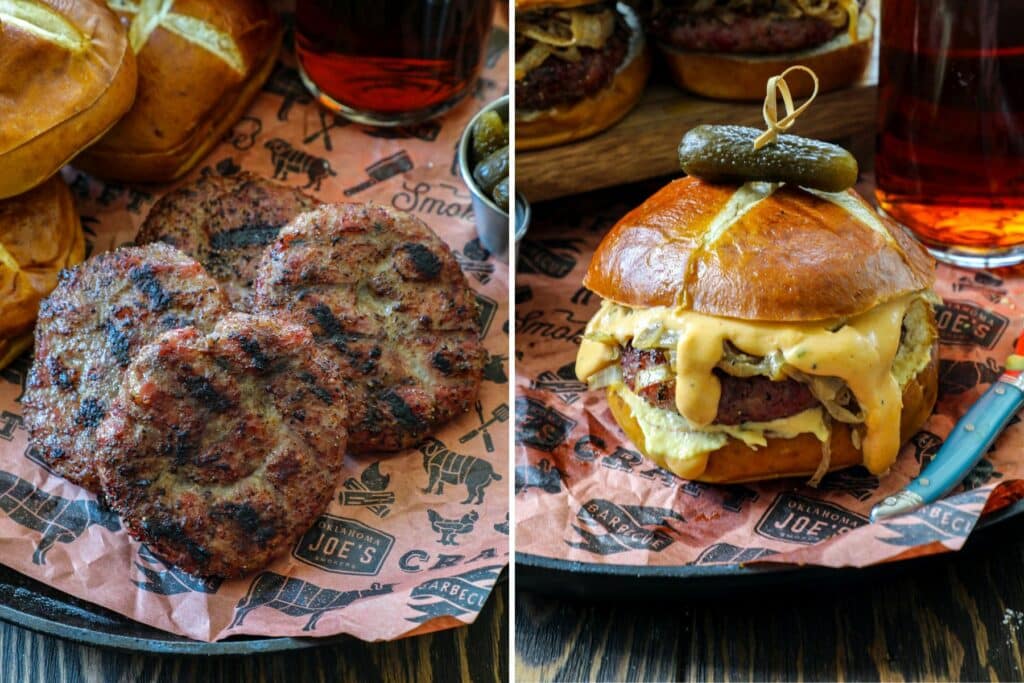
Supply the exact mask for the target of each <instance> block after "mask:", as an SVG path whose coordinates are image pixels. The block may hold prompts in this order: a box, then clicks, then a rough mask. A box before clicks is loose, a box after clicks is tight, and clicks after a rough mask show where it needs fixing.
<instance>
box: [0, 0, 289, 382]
mask: <svg viewBox="0 0 1024 683" xmlns="http://www.w3.org/2000/svg"><path fill="white" fill-rule="evenodd" d="M282 31H283V30H282V26H281V22H280V20H279V19H278V17H277V16H276V15H275V14H274V13H273V12H271V11H270V10H269V9H268V8H267V7H266V5H265V4H264V3H263V2H262V0H222V1H221V0H107V1H106V2H105V1H104V0H75V1H74V2H68V1H66V0H6V1H0V367H2V366H3V365H5V364H7V363H9V362H10V361H11V360H13V358H14V357H15V356H16V355H17V353H19V352H20V351H21V350H23V349H24V348H27V347H28V346H29V345H30V343H31V331H32V326H33V322H34V319H35V316H36V313H37V311H38V307H39V301H40V300H41V299H42V298H43V297H45V296H46V295H47V294H48V293H49V292H50V290H52V289H53V287H55V286H56V282H57V276H58V274H59V272H60V271H61V269H63V268H66V267H68V266H72V265H74V264H76V263H78V262H80V261H81V260H82V259H83V258H84V251H85V246H84V238H83V235H82V228H81V225H80V223H79V219H78V215H77V211H76V210H75V206H74V201H73V198H72V196H71V192H70V191H69V189H68V187H67V186H66V185H65V184H64V181H63V180H62V179H61V177H60V176H59V175H58V174H57V172H58V171H59V170H60V169H61V168H62V167H63V166H64V165H65V164H67V163H69V162H70V163H73V164H74V165H75V166H78V167H80V168H82V169H83V170H87V171H88V172H90V173H92V174H93V175H95V176H97V177H100V178H107V179H116V180H122V181H129V182H133V181H134V182H148V181H168V180H173V179H174V178H177V177H179V176H181V175H183V174H184V173H186V172H187V171H189V170H190V169H192V168H193V167H195V166H196V165H197V164H198V163H199V161H200V160H201V159H202V158H203V156H204V155H206V154H207V153H208V152H209V151H210V150H211V149H212V147H213V146H214V145H215V144H216V143H217V142H218V140H220V138H221V137H222V136H223V134H224V133H225V131H226V130H227V129H228V128H229V127H230V126H232V125H233V124H234V123H235V122H236V121H237V120H238V119H239V118H240V117H241V116H242V113H243V112H244V110H245V108H246V107H247V106H248V105H249V103H250V102H251V101H252V99H253V97H255V95H256V93H257V92H258V91H259V89H260V87H261V86H262V84H263V82H264V81H265V80H266V78H267V76H268V75H269V73H270V70H271V68H272V67H273V64H274V61H275V60H276V57H277V51H278V48H279V47H280V44H281V35H282Z"/></svg>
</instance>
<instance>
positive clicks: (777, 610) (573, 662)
mask: <svg viewBox="0 0 1024 683" xmlns="http://www.w3.org/2000/svg"><path fill="white" fill-rule="evenodd" d="M893 572H895V573H892V574H888V575H884V577H883V578H882V579H875V580H874V581H872V582H871V583H866V582H864V583H859V584H856V585H842V586H832V587H823V586H820V585H814V584H808V585H805V586H801V587H799V588H797V589H795V590H791V591H787V592H772V593H768V594H766V592H765V591H760V592H759V591H756V590H750V589H747V590H745V591H744V592H743V593H742V594H737V595H736V596H735V597H734V598H732V599H730V600H727V601H723V600H719V601H715V602H704V603H700V602H675V601H672V600H670V599H666V600H664V601H659V602H657V603H651V602H646V603H639V604H631V603H630V602H629V601H628V600H627V599H625V598H624V597H623V596H621V595H620V596H616V595H609V596H607V597H608V599H609V600H617V602H609V603H604V604H600V603H598V604H581V603H576V602H572V601H569V600H564V599H558V598H552V597H550V596H544V595H539V594H535V593H526V592H523V591H520V592H519V595H518V597H517V601H516V627H515V632H516V678H517V680H521V681H577V680H609V681H610V680H622V681H645V680H687V681H704V680H758V681H759V680H783V681H785V680H819V681H820V680H825V681H834V680H840V681H842V680H856V681H860V680H884V681H903V680H906V681H914V680H917V681H920V680H961V681H980V680H993V681H994V680H1021V679H1022V678H1024V658H1022V655H1021V653H1022V650H1024V643H1022V640H1024V520H1019V521H1010V522H1006V523H1004V526H1003V527H1001V528H997V529H994V530H992V531H991V532H989V533H988V535H987V536H986V537H985V538H984V539H983V540H981V541H980V542H973V543H971V544H969V545H968V546H967V547H966V548H965V549H964V550H962V551H961V552H959V553H956V554H952V555H948V556H943V557H940V558H935V559H929V560H927V561H925V562H919V563H913V564H912V565H911V566H909V567H902V568H901V567H898V566H896V567H894V568H893ZM741 590H743V589H741V588H737V591H741Z"/></svg>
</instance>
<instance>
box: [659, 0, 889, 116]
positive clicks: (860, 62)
mask: <svg viewBox="0 0 1024 683" xmlns="http://www.w3.org/2000/svg"><path fill="white" fill-rule="evenodd" d="M646 27H647V31H648V34H649V35H650V37H651V38H652V39H653V40H654V41H655V42H656V43H657V44H658V46H659V48H660V49H661V51H662V53H663V54H664V56H665V60H666V62H667V63H668V66H669V69H670V70H671V72H672V77H673V79H674V80H675V81H676V84H677V85H679V86H680V87H681V88H684V89H686V90H689V91H691V92H694V93H696V94H698V95H703V96H705V97H711V98H715V99H724V100H758V99H761V97H763V95H764V83H765V81H767V80H768V78H770V77H771V76H773V75H775V74H777V73H779V72H781V71H784V70H786V69H787V68H789V67H790V66H793V65H795V64H802V65H804V66H807V67H809V68H811V69H813V70H814V71H815V72H816V73H817V74H818V78H819V79H820V91H821V92H828V91H830V90H837V89H839V88H843V87H845V86H848V85H850V84H852V83H854V82H856V81H857V79H859V78H860V77H861V76H862V75H863V73H864V70H865V68H866V67H867V65H868V62H869V61H870V58H871V38H872V34H873V32H874V19H873V18H872V17H871V16H870V15H869V14H867V13H866V12H863V11H861V6H860V3H859V2H858V0H653V4H652V5H651V8H650V11H649V15H648V18H647V20H646ZM808 94H809V90H808V89H806V84H800V83H798V84H796V85H795V87H794V88H793V95H794V96H796V97H804V96H806V95H808Z"/></svg>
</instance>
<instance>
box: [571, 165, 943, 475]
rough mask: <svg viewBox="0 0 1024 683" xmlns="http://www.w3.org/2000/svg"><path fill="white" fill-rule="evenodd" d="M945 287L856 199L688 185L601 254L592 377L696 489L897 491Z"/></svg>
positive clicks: (588, 368)
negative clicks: (705, 485)
mask: <svg viewBox="0 0 1024 683" xmlns="http://www.w3.org/2000/svg"><path fill="white" fill-rule="evenodd" d="M933 280H934V265H933V263H932V261H931V258H930V257H929V256H928V255H927V254H926V253H925V252H924V251H923V249H922V248H921V247H920V246H918V245H917V243H916V242H914V241H913V240H912V239H910V238H909V237H907V236H906V235H905V234H904V233H903V232H902V231H901V230H900V229H899V228H898V227H896V226H894V225H893V224H892V223H891V222H889V221H888V220H887V219H884V218H881V217H879V216H878V215H877V214H876V213H875V212H874V211H873V210H872V208H871V207H870V205H868V204H867V203H866V202H865V201H864V200H863V199H862V198H861V197H860V196H859V195H857V194H856V193H855V192H854V191H853V190H852V189H850V190H845V191H842V192H834V193H832V192H823V191H819V190H811V189H805V188H803V187H798V186H795V185H790V184H786V183H768V182H746V183H743V184H740V183H719V184H712V183H710V182H706V181H704V180H700V179H697V178H693V177H688V178H683V179H681V180H676V181H674V182H672V183H670V184H669V185H667V186H666V187H665V188H663V189H662V190H660V191H659V192H658V193H657V194H655V195H654V196H652V197H651V198H649V199H648V200H647V201H646V202H644V203H643V204H642V205H641V206H639V207H638V208H636V209H634V210H633V211H632V212H630V213H629V214H627V215H626V216H625V217H624V218H623V219H622V220H620V221H619V222H618V224H617V225H615V226H614V227H613V228H612V230H611V231H610V232H609V234H608V235H607V236H606V237H605V239H604V240H603V241H602V243H601V245H600V246H599V247H598V249H597V251H596V253H595V254H594V257H593V260H592V262H591V264H590V267H589V270H588V272H587V274H586V277H585V279H584V285H585V286H586V287H587V288H589V289H590V290H592V291H593V292H595V293H596V294H598V295H599V296H601V297H602V298H603V299H604V301H603V303H602V305H601V308H600V310H599V311H598V312H597V314H596V315H594V317H593V318H592V319H591V320H590V323H589V324H588V326H587V330H586V335H585V338H584V340H583V342H582V345H581V347H580V350H579V355H578V358H577V360H576V372H577V374H578V375H579V377H580V379H581V380H585V381H587V382H588V384H589V385H590V387H591V388H601V389H604V390H605V391H606V392H607V400H608V404H609V407H610V409H611V414H612V415H613V416H614V418H615V420H616V421H617V422H618V424H619V425H620V426H621V427H622V429H623V430H624V431H625V433H626V435H627V436H628V437H629V438H630V439H632V441H633V442H634V443H635V444H636V446H637V447H638V448H639V449H640V450H641V451H642V452H643V453H644V454H646V455H647V457H649V458H650V459H652V460H654V461H655V462H656V463H657V464H658V465H660V466H662V467H664V468H666V469H668V470H670V471H672V472H674V473H676V474H677V475H679V476H681V477H684V478H687V479H696V480H700V481H708V482H741V481H749V480H757V479H768V478H775V477H786V476H809V477H811V480H812V483H816V482H817V481H818V480H819V479H820V478H821V477H822V476H824V474H825V473H826V472H828V471H829V470H835V469H839V468H843V467H849V466H852V465H859V464H863V465H864V466H865V467H867V469H868V470H870V471H871V472H873V473H875V474H882V473H884V472H886V471H887V470H888V469H889V468H890V466H891V465H892V464H893V462H894V461H895V459H896V456H897V454H898V452H899V450H900V446H901V445H902V444H903V443H904V442H905V441H906V440H907V439H908V438H909V437H910V436H911V435H913V434H914V432H915V431H917V429H918V428H920V426H921V425H922V424H923V423H924V421H925V420H926V419H927V417H928V416H929V414H930V413H931V410H932V407H933V405H934V403H935V398H936V391H937V373H936V363H937V360H936V331H935V329H936V328H935V316H934V311H933V305H934V302H936V301H937V299H936V298H935V295H934V294H933V293H932V291H931V287H932V283H933Z"/></svg>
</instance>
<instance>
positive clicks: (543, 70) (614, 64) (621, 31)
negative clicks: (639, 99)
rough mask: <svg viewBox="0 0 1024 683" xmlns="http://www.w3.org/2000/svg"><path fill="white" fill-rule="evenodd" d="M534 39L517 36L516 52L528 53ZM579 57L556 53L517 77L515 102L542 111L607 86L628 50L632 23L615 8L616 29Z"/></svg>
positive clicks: (528, 108)
mask: <svg viewBox="0 0 1024 683" xmlns="http://www.w3.org/2000/svg"><path fill="white" fill-rule="evenodd" d="M531 44H532V40H530V39H528V38H527V39H524V38H521V37H517V39H516V54H518V55H522V54H525V53H526V51H527V50H528V49H529V46H530V45H531ZM578 49H579V53H580V59H579V61H576V62H571V61H567V60H565V59H561V58H559V57H556V56H554V55H551V56H549V57H548V58H547V59H545V60H544V62H543V63H542V64H541V65H540V66H538V67H536V68H535V69H532V70H531V71H530V72H529V73H528V74H527V76H526V77H525V78H523V79H520V80H517V81H516V106H517V107H518V108H520V109H521V110H523V111H543V110H545V109H550V108H551V107H555V106H558V105H560V104H573V103H575V102H579V101H580V100H582V99H584V98H586V97H590V96H591V95H594V94H595V93H598V92H600V91H601V90H603V89H604V88H606V87H608V84H609V83H611V82H612V78H613V77H614V76H615V72H616V71H617V70H618V68H619V67H620V66H621V65H622V62H623V61H624V60H625V59H626V54H627V52H628V51H629V27H628V26H627V25H626V21H625V19H623V17H622V15H621V14H619V13H618V12H615V30H614V32H613V33H612V35H611V36H610V37H609V38H608V40H607V41H606V42H605V44H604V46H603V47H602V48H600V49H596V48H589V47H581V48H578Z"/></svg>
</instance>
